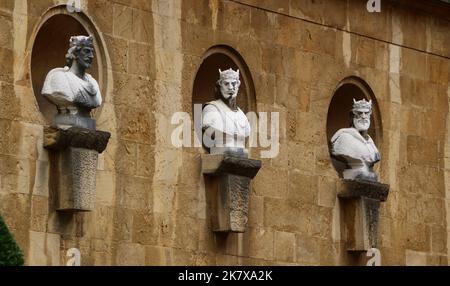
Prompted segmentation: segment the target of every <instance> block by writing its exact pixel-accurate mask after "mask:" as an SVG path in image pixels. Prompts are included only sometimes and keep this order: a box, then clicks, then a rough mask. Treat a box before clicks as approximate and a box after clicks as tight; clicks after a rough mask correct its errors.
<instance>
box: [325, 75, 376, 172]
mask: <svg viewBox="0 0 450 286" xmlns="http://www.w3.org/2000/svg"><path fill="white" fill-rule="evenodd" d="M353 98H355V99H356V100H361V99H366V100H372V120H371V126H370V129H369V135H370V136H371V137H372V139H373V140H374V142H375V144H376V145H377V147H378V149H379V150H381V149H382V148H381V147H382V126H381V113H380V109H379V106H378V102H377V99H376V97H375V94H374V93H373V91H372V89H371V88H370V86H369V85H368V84H367V83H366V82H365V81H364V80H363V79H361V78H359V77H356V76H351V77H347V78H345V79H343V80H342V81H341V82H340V83H339V84H338V85H337V87H336V88H335V89H334V91H333V96H332V98H331V101H330V104H329V107H328V114H327V130H326V133H327V142H328V145H329V147H330V140H331V137H332V136H333V135H334V133H335V132H336V131H338V130H339V129H341V128H348V127H350V110H351V108H352V104H353ZM330 155H331V153H330ZM331 161H332V163H333V166H334V167H335V169H336V170H337V171H338V174H339V176H342V173H341V172H342V169H343V168H344V166H342V163H341V162H339V161H337V160H335V159H334V158H333V157H331Z"/></svg>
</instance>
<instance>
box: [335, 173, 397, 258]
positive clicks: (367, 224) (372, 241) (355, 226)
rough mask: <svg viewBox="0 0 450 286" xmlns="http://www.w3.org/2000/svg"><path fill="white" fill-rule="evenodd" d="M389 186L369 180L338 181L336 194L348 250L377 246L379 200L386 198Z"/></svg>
mask: <svg viewBox="0 0 450 286" xmlns="http://www.w3.org/2000/svg"><path fill="white" fill-rule="evenodd" d="M388 194H389V185H386V184H381V183H378V182H371V181H355V180H342V181H341V183H340V185H339V190H338V197H339V198H340V200H341V202H342V208H343V214H344V223H343V227H344V229H343V233H344V234H345V238H346V242H347V250H348V251H367V250H369V249H370V248H376V247H377V240H378V226H379V211H380V203H381V202H385V201H386V200H387V197H388Z"/></svg>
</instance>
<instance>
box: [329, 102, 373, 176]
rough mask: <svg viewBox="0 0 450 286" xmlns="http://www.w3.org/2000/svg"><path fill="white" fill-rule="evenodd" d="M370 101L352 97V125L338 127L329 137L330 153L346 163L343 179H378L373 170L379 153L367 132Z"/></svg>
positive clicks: (370, 107) (370, 109)
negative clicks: (349, 126)
mask: <svg viewBox="0 0 450 286" xmlns="http://www.w3.org/2000/svg"><path fill="white" fill-rule="evenodd" d="M371 114H372V101H369V102H367V101H366V100H365V99H363V100H360V101H356V100H355V99H353V109H352V117H353V119H352V125H353V126H352V127H351V128H343V129H340V130H338V131H337V132H336V134H334V136H333V137H332V138H331V153H332V155H333V156H334V157H335V158H336V159H337V160H339V161H342V162H344V163H345V164H346V169H345V170H344V171H343V177H344V179H351V180H369V181H378V176H377V174H376V173H375V172H374V171H373V166H374V164H375V163H377V162H378V161H380V153H379V152H378V149H377V147H376V146H375V144H374V142H373V140H372V138H370V136H369V134H368V130H369V127H370V115H371Z"/></svg>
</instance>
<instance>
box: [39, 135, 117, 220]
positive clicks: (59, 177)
mask: <svg viewBox="0 0 450 286" xmlns="http://www.w3.org/2000/svg"><path fill="white" fill-rule="evenodd" d="M110 137H111V134H110V133H108V132H103V131H95V130H90V129H85V128H80V127H71V128H69V129H60V128H56V127H45V128H44V148H45V149H47V150H49V151H50V153H51V155H52V156H51V169H50V172H51V173H50V180H51V182H52V186H53V187H54V188H55V189H56V191H55V196H56V201H57V206H56V209H57V210H58V211H66V212H83V211H92V210H93V209H94V206H95V177H96V171H97V161H98V154H99V153H102V152H103V151H104V150H105V149H106V146H107V145H108V141H109V138H110Z"/></svg>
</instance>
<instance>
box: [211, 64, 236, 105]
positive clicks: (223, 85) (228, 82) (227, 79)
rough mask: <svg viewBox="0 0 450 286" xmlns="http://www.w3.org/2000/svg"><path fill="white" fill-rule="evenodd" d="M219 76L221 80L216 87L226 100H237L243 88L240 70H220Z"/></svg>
mask: <svg viewBox="0 0 450 286" xmlns="http://www.w3.org/2000/svg"><path fill="white" fill-rule="evenodd" d="M219 74H220V78H219V80H218V81H217V83H216V87H217V89H218V90H219V91H220V94H221V95H222V97H223V98H224V99H226V100H230V99H235V98H236V97H237V95H238V92H239V87H240V86H241V81H240V80H239V70H237V71H234V70H233V69H232V68H229V69H228V70H226V71H221V70H220V69H219Z"/></svg>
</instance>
